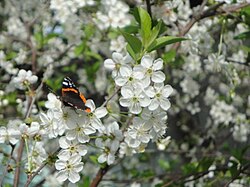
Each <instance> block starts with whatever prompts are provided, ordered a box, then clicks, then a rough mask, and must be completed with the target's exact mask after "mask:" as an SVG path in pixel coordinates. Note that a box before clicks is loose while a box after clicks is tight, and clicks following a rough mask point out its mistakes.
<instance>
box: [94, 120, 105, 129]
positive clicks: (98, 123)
mask: <svg viewBox="0 0 250 187" xmlns="http://www.w3.org/2000/svg"><path fill="white" fill-rule="evenodd" d="M91 125H92V126H93V127H94V128H95V129H101V128H102V126H103V124H102V121H101V120H100V119H98V118H93V119H92V121H91Z"/></svg>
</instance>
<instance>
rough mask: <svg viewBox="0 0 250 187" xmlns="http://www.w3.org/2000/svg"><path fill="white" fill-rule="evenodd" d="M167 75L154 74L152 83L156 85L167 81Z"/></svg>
mask: <svg viewBox="0 0 250 187" xmlns="http://www.w3.org/2000/svg"><path fill="white" fill-rule="evenodd" d="M165 78H166V76H165V74H164V73H163V72H162V71H157V72H153V75H152V81H153V82H155V83H161V82H163V81H165Z"/></svg>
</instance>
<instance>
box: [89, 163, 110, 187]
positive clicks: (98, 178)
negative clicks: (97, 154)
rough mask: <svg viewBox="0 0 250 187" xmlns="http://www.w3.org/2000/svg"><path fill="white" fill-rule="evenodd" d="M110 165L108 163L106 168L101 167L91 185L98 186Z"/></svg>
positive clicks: (92, 186) (91, 186)
mask: <svg viewBox="0 0 250 187" xmlns="http://www.w3.org/2000/svg"><path fill="white" fill-rule="evenodd" d="M108 169H109V166H108V165H106V166H105V167H104V168H100V169H99V171H98V172H97V174H96V176H95V178H94V179H93V180H92V182H91V184H90V187H97V186H98V184H99V183H100V182H101V180H102V178H103V176H104V175H105V174H106V173H107V172H108Z"/></svg>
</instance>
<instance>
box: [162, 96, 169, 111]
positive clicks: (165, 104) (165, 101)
mask: <svg viewBox="0 0 250 187" xmlns="http://www.w3.org/2000/svg"><path fill="white" fill-rule="evenodd" d="M160 106H161V108H162V109H163V110H168V109H169V108H170V106H171V104H170V102H169V100H168V99H165V98H163V99H161V101H160Z"/></svg>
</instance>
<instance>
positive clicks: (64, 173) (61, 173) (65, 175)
mask: <svg viewBox="0 0 250 187" xmlns="http://www.w3.org/2000/svg"><path fill="white" fill-rule="evenodd" d="M56 178H57V179H58V181H66V180H67V179H68V172H67V171H65V170H62V171H59V172H58V173H57V174H56Z"/></svg>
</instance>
